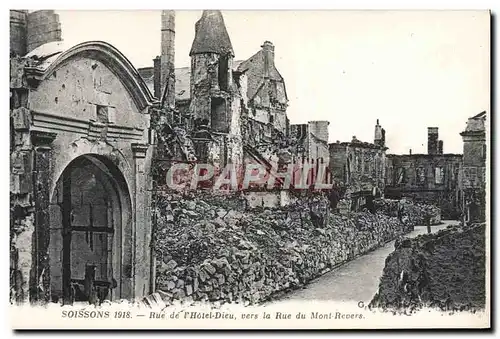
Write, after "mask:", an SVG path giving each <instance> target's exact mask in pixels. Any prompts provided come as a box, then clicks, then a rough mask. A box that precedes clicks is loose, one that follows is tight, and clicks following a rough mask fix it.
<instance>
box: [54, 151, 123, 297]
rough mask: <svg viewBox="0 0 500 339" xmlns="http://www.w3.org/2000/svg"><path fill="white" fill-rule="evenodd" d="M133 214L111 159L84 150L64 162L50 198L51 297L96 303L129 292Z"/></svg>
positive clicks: (120, 175) (119, 175)
mask: <svg viewBox="0 0 500 339" xmlns="http://www.w3.org/2000/svg"><path fill="white" fill-rule="evenodd" d="M132 219H133V218H132V205H131V199H130V195H129V192H128V189H127V185H126V183H125V179H124V177H123V175H122V174H121V172H120V171H119V170H118V168H116V166H115V165H113V163H112V162H111V161H110V160H109V159H107V158H106V157H103V156H99V155H90V154H88V155H82V156H79V157H78V158H76V159H74V160H73V161H71V162H70V163H69V164H68V166H67V167H66V168H65V169H64V171H63V173H62V175H61V176H60V178H59V180H58V181H57V183H56V185H55V189H54V191H53V193H52V197H51V203H50V244H49V258H50V260H49V262H50V263H49V265H50V277H51V296H52V301H54V302H58V301H60V300H62V301H63V303H64V304H72V303H73V302H75V301H76V302H79V301H84V302H91V303H97V302H99V301H102V300H105V299H108V300H116V299H121V298H129V297H130V296H131V295H132V294H133V293H132V272H131V270H132V255H131V253H132V252H133V248H132V244H131V241H130V239H131V238H132V226H131V225H132ZM127 239H128V241H127Z"/></svg>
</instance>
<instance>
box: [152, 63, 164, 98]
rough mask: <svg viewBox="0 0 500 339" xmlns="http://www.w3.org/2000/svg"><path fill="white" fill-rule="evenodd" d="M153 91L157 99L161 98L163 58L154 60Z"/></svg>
mask: <svg viewBox="0 0 500 339" xmlns="http://www.w3.org/2000/svg"><path fill="white" fill-rule="evenodd" d="M153 91H154V93H153V95H154V96H155V98H161V94H162V93H161V92H162V88H161V58H160V57H159V56H157V57H156V58H154V59H153Z"/></svg>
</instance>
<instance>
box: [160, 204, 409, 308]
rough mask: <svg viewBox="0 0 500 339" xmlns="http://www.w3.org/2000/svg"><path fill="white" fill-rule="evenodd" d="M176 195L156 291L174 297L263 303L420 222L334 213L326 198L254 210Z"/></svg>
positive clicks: (166, 214) (163, 219)
mask: <svg viewBox="0 0 500 339" xmlns="http://www.w3.org/2000/svg"><path fill="white" fill-rule="evenodd" d="M168 198H169V199H170V200H169V199H167V197H165V198H163V199H161V200H159V201H158V203H157V210H156V212H157V217H158V228H157V230H156V235H155V238H156V239H155V241H156V246H155V248H156V290H157V291H161V293H160V294H161V296H162V298H163V300H164V301H165V302H167V303H168V302H170V301H172V300H179V299H180V300H197V301H198V300H199V301H207V300H208V301H219V302H241V303H245V304H246V303H257V302H261V301H264V300H266V299H268V298H270V297H271V296H273V294H275V293H278V292H283V291H286V290H287V289H293V288H298V287H300V286H303V285H304V284H306V283H307V282H309V281H310V280H311V279H313V278H315V277H317V276H319V275H321V274H323V273H325V272H327V271H329V270H330V269H331V268H333V267H335V266H338V265H340V264H342V263H345V262H347V261H349V260H352V259H353V258H355V257H356V256H358V255H361V254H364V253H367V252H368V251H370V250H373V249H375V248H378V247H379V246H381V245H382V244H384V243H386V242H388V241H391V240H393V239H395V238H397V237H398V236H400V235H402V234H404V233H407V232H409V231H411V230H412V228H413V226H414V225H415V224H413V223H412V222H414V221H415V220H416V218H415V217H409V218H408V220H409V222H406V223H405V224H402V223H401V222H400V221H399V220H398V218H396V217H393V216H387V215H385V214H383V213H377V214H375V215H374V214H371V213H368V212H359V213H351V214H349V215H338V214H332V213H331V212H330V211H328V208H327V206H328V202H327V201H326V200H323V199H320V198H317V199H315V200H309V199H306V198H301V199H298V201H297V202H296V203H294V204H293V205H290V206H287V207H283V208H279V209H261V210H258V209H254V210H252V211H245V209H244V206H243V203H242V202H241V201H240V200H238V198H237V197H233V198H228V197H227V196H226V197H223V198H222V197H217V196H212V197H210V199H207V198H206V197H190V198H185V197H184V198H182V197H179V196H177V197H172V196H170V197H168ZM408 211H410V210H409V209H408Z"/></svg>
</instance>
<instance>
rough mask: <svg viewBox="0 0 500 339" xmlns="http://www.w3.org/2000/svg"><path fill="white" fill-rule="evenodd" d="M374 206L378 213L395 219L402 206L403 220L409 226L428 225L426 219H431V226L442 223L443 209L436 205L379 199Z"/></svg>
mask: <svg viewBox="0 0 500 339" xmlns="http://www.w3.org/2000/svg"><path fill="white" fill-rule="evenodd" d="M374 204H375V208H376V210H377V211H380V212H382V213H384V214H386V215H389V216H393V217H397V216H398V209H399V208H401V206H402V220H403V222H404V223H405V224H408V225H426V218H429V219H430V223H431V225H439V224H440V223H441V209H440V208H439V207H436V206H435V205H429V204H423V203H413V202H410V201H407V200H401V201H400V200H389V199H378V200H375V201H374Z"/></svg>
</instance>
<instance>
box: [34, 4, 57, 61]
mask: <svg viewBox="0 0 500 339" xmlns="http://www.w3.org/2000/svg"><path fill="white" fill-rule="evenodd" d="M61 40H62V37H61V23H60V22H59V14H56V13H55V12H54V11H53V10H41V11H36V12H32V13H28V29H27V50H26V52H31V51H32V50H34V49H35V48H37V47H38V46H41V45H43V44H46V43H48V42H52V41H61Z"/></svg>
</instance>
